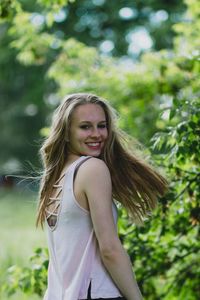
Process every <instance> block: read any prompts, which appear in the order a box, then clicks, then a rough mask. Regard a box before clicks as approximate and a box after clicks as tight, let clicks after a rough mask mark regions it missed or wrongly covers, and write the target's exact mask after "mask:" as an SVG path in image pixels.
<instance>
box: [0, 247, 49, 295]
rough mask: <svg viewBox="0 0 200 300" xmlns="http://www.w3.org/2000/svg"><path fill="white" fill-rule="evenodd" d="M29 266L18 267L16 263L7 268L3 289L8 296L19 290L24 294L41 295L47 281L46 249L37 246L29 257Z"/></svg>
mask: <svg viewBox="0 0 200 300" xmlns="http://www.w3.org/2000/svg"><path fill="white" fill-rule="evenodd" d="M30 263H31V266H30V267H24V268H20V267H18V266H16V265H13V266H11V267H10V268H9V269H8V278H7V283H5V284H4V285H3V290H5V291H6V292H7V294H8V295H9V296H11V295H13V294H14V293H16V292H17V290H21V291H22V292H24V293H26V294H29V295H31V294H37V295H39V296H42V295H43V293H44V289H45V288H46V283H47V269H48V251H47V249H44V248H43V249H41V248H38V249H36V250H35V252H34V255H33V256H31V258H30Z"/></svg>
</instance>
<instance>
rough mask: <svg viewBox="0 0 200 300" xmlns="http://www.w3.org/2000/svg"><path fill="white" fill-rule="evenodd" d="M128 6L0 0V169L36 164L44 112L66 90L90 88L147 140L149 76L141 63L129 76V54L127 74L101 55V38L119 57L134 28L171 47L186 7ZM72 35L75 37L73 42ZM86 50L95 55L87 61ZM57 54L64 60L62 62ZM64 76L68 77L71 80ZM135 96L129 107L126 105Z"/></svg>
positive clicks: (151, 107) (151, 114)
mask: <svg viewBox="0 0 200 300" xmlns="http://www.w3.org/2000/svg"><path fill="white" fill-rule="evenodd" d="M134 5H135V6H134V7H133V3H132V1H130V0H129V1H128V0H126V1H117V2H116V1H115V2H114V1H103V0H101V1H100V0H93V1H92V0H89V1H68V2H67V1H64V0H59V1H57V0H38V1H30V0H29V1H18V0H12V1H10V0H2V1H1V4H0V16H1V25H0V30H1V35H0V42H1V52H0V67H1V68H0V69H1V72H0V79H1V80H0V94H1V103H0V105H1V109H2V111H4V114H2V115H1V119H0V125H1V128H3V131H1V135H0V136H1V141H2V144H3V145H4V147H3V149H2V156H1V158H0V163H1V165H2V171H3V172H4V173H8V172H9V173H10V172H14V171H16V172H17V173H18V174H19V170H22V171H23V170H24V169H26V167H25V164H26V163H25V161H27V162H31V163H32V164H33V165H34V166H38V165H39V162H38V155H37V152H38V148H39V145H38V142H36V141H38V140H39V139H40V137H41V130H40V129H42V128H43V127H44V126H46V124H47V123H48V116H49V114H50V112H51V111H52V109H54V108H55V106H56V105H57V104H58V102H59V99H60V97H61V95H63V94H64V93H65V92H67V91H80V89H82V90H87V91H88V90H90V91H93V92H96V93H99V94H102V96H105V97H108V98H109V99H111V100H112V101H113V103H114V104H115V106H116V107H117V108H118V109H119V111H120V112H122V113H123V114H124V115H125V118H124V120H125V121H121V126H122V127H123V128H124V129H127V130H128V129H129V130H130V128H131V127H134V135H135V136H136V137H142V138H141V142H144V143H145V144H148V141H149V138H150V136H152V134H153V133H154V132H155V130H156V124H155V123H154V120H155V119H156V116H157V115H158V112H157V100H156V99H153V98H154V94H155V93H156V91H155V90H154V88H156V85H155V83H154V82H153V78H152V76H151V74H147V73H146V72H145V74H147V76H145V77H144V76H143V70H142V69H141V70H139V69H137V71H136V73H138V75H137V76H136V77H135V78H134V77H133V76H132V70H133V69H134V68H135V66H134V65H133V64H132V63H130V60H129V61H128V64H129V68H132V69H130V72H129V73H128V72H126V70H125V66H126V65H127V63H126V62H125V61H124V60H122V61H121V60H120V61H119V60H118V59H114V58H113V59H112V58H110V59H109V58H106V57H105V56H104V57H103V56H102V55H101V53H102V52H103V53H105V51H104V50H103V49H104V48H106V47H105V45H104V47H103V46H102V43H103V42H105V41H107V40H108V41H110V42H114V45H115V47H114V48H113V50H112V51H111V52H109V53H110V54H113V55H115V56H122V55H123V56H124V55H126V54H127V48H128V46H129V44H128V41H129V42H130V41H131V40H132V37H131V36H129V38H128V37H127V38H126V37H125V35H126V34H128V33H130V34H131V31H132V30H133V31H134V32H133V33H135V30H136V32H137V30H140V31H139V32H140V34H142V33H143V34H146V35H147V31H149V34H150V35H152V39H153V42H154V46H153V48H154V47H155V49H160V48H163V47H171V46H172V37H173V31H172V30H171V25H172V24H173V23H174V22H175V21H176V18H177V17H178V18H180V17H181V15H182V12H183V11H184V9H185V6H184V4H183V3H182V2H180V1H173V2H166V1H159V2H158V1H155V0H151V1H150V2H149V1H146V2H145V1H144V2H143V4H141V2H140V1H136V2H135V4H134ZM123 8H125V10H123ZM120 15H121V16H120ZM128 16H129V17H128ZM155 20H157V21H156V22H157V23H155ZM94 23H95V24H94ZM81 24H82V25H81ZM141 26H142V27H141ZM145 28H146V29H145ZM147 29H148V30H147ZM145 30H146V31H145ZM98 32H99V33H98ZM73 37H75V38H76V40H72V38H73ZM148 38H149V37H148ZM149 39H150V38H149ZM134 41H135V40H134ZM75 45H76V46H75ZM86 45H87V46H88V47H85V46H86ZM109 45H110V46H111V48H112V43H111V44H109V43H107V46H108V48H109V47H110V46H109ZM91 46H92V47H96V48H98V50H97V49H94V48H92V47H91ZM111 48H110V49H111ZM75 49H76V50H75ZM80 49H81V53H80V55H79V53H78V52H77V51H79V50H80ZM92 49H93V50H92ZM106 51H107V50H106ZM91 52H92V53H93V54H91ZM94 53H95V54H94ZM106 53H107V52H106ZM109 53H108V54H109ZM84 55H94V56H95V57H93V61H92V62H90V61H89V65H87V64H84V59H85V57H84ZM137 55H138V54H137V53H136V56H137ZM73 56H74V60H73ZM68 57H69V58H68ZM75 58H76V60H77V61H76V62H75ZM57 59H58V63H57V64H56V61H57ZM62 59H65V62H64V65H62V66H61V65H60V62H61V61H62ZM79 59H80V61H82V65H81V66H82V68H84V69H85V70H81V73H80V75H79V80H78V78H77V79H76V78H75V73H76V68H77V62H78V60H79ZM72 60H73V63H72ZM68 62H69V65H68ZM101 65H103V67H102V68H101ZM123 65H124V67H122V66H123ZM89 66H91V67H90V70H89V72H87V71H86V69H87V70H88V68H89ZM65 67H66V68H67V72H66V70H65V69H64V68H65ZM140 67H141V66H139V68H140ZM58 68H60V70H59V69H58ZM70 68H71V69H70ZM73 68H75V69H73ZM142 68H144V66H143V67H142ZM79 69H80V68H79ZM119 69H120V71H121V72H122V74H120V73H119ZM77 70H78V69H77ZM95 70H96V72H95ZM111 70H112V72H111ZM114 72H115V74H114ZM66 73H68V76H66ZM124 73H126V76H124V75H123V74H124ZM76 74H77V76H78V73H76ZM62 75H63V76H64V77H63V80H62ZM91 75H93V76H96V78H92V76H91ZM139 75H141V78H140V79H139ZM57 77H58V78H59V79H58V78H57ZM69 78H74V79H73V80H74V83H73V80H70V79H69ZM64 79H65V80H67V81H68V82H67V85H68V86H67V88H66V89H64V88H62V91H61V88H60V84H61V85H62V86H66V82H64ZM88 79H89V80H88ZM59 80H60V81H59ZM84 81H86V82H87V84H86V85H85V84H84ZM57 90H59V92H60V93H59V95H58V94H57ZM143 99H145V103H144V101H143ZM152 99H153V101H152ZM133 101H134V107H133V108H132V107H131V108H129V109H127V107H130V103H132V102H133ZM147 112H148V113H147ZM130 123H131V127H130ZM141 124H143V126H142V129H141ZM141 130H142V132H143V134H142V135H141V134H140V132H141Z"/></svg>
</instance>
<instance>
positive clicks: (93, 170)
mask: <svg viewBox="0 0 200 300" xmlns="http://www.w3.org/2000/svg"><path fill="white" fill-rule="evenodd" d="M80 173H82V174H85V175H87V176H89V177H92V176H94V175H97V174H98V175H105V176H106V175H107V176H109V175H110V171H109V169H108V167H107V165H106V163H105V162H104V161H103V160H101V159H99V158H96V157H91V158H89V159H87V160H86V161H85V162H84V163H83V164H82V165H81V166H80Z"/></svg>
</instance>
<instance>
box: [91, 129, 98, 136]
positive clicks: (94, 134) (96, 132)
mask: <svg viewBox="0 0 200 300" xmlns="http://www.w3.org/2000/svg"><path fill="white" fill-rule="evenodd" d="M91 136H92V137H99V136H100V131H99V128H93V130H92V132H91Z"/></svg>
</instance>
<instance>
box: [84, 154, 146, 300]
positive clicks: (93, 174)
mask: <svg viewBox="0 0 200 300" xmlns="http://www.w3.org/2000/svg"><path fill="white" fill-rule="evenodd" d="M79 183H80V184H81V189H82V190H83V192H84V193H85V195H86V197H87V199H88V203H89V207H90V213H91V218H92V222H93V226H94V231H95V234H96V237H97V240H98V244H99V249H100V254H101V258H102V261H103V263H104V265H105V267H106V269H107V270H108V272H109V273H110V275H111V277H112V279H113V281H114V282H115V284H116V286H117V287H118V288H119V290H120V291H121V293H122V295H123V296H124V297H125V298H126V299H127V300H141V299H142V295H141V293H140V290H139V288H138V285H137V282H136V280H135V277H134V274H133V271H132V266H131V262H130V259H129V256H128V254H127V253H126V251H125V250H124V248H123V246H122V244H121V242H120V240H119V237H118V234H117V230H116V226H115V223H114V219H113V213H112V184H111V178H110V172H109V170H108V168H107V166H106V164H105V163H104V162H103V161H101V160H99V159H96V158H91V159H89V160H88V161H86V162H85V163H84V164H83V165H82V166H81V167H80V170H79Z"/></svg>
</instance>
